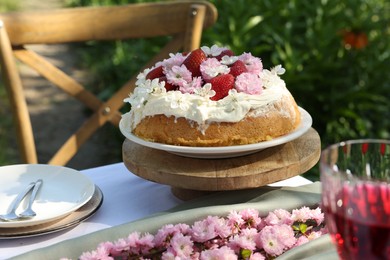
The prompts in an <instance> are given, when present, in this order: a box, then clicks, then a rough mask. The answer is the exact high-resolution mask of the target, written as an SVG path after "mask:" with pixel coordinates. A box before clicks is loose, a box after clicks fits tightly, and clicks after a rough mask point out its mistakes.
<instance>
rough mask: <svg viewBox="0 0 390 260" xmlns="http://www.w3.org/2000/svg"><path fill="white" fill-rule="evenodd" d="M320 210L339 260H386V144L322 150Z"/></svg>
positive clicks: (389, 212) (389, 187) (389, 227)
mask: <svg viewBox="0 0 390 260" xmlns="http://www.w3.org/2000/svg"><path fill="white" fill-rule="evenodd" d="M320 171H321V183H322V203H321V204H322V208H323V211H324V213H325V220H326V225H327V227H328V230H329V233H330V235H331V237H332V240H333V242H334V244H335V245H336V247H337V252H338V254H339V256H340V258H341V259H346V260H347V259H348V260H353V259H364V260H372V259H390V140H373V139H367V140H352V141H346V142H341V143H338V144H334V145H332V146H330V147H328V148H326V149H325V150H323V151H322V154H321V159H320Z"/></svg>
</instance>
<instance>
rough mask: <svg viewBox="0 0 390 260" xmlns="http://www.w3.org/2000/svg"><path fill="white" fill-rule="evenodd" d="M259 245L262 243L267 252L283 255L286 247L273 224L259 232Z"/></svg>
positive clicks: (273, 254)
mask: <svg viewBox="0 0 390 260" xmlns="http://www.w3.org/2000/svg"><path fill="white" fill-rule="evenodd" d="M258 245H261V247H262V248H263V249H264V250H265V252H266V253H267V254H270V255H272V256H278V255H281V254H282V253H283V252H284V247H285V246H284V244H283V243H282V242H281V241H280V240H279V237H278V234H276V232H275V229H274V228H273V227H272V226H266V227H264V228H263V229H262V230H261V231H260V232H259V236H258Z"/></svg>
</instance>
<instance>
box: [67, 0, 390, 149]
mask: <svg viewBox="0 0 390 260" xmlns="http://www.w3.org/2000/svg"><path fill="white" fill-rule="evenodd" d="M127 2H135V1H124V0H123V1H113V0H111V1H110V0H105V1H97V0H73V1H72V5H101V4H124V3H127ZM136 2H148V1H136ZM149 2H150V1H149ZM210 2H212V3H213V4H214V5H215V6H216V7H217V9H218V13H219V18H218V21H217V23H216V24H215V26H213V28H211V29H208V30H206V31H205V32H204V35H203V39H202V45H212V44H219V45H222V46H229V47H230V48H231V49H232V50H233V51H234V52H236V53H241V52H244V51H246V52H251V53H252V54H253V55H255V56H258V57H261V58H262V60H263V63H264V66H265V67H273V66H275V65H277V64H282V65H283V66H284V67H285V68H286V73H285V75H283V79H284V80H285V81H286V83H287V86H288V88H289V89H290V91H291V92H292V94H293V95H294V97H295V98H296V101H297V102H298V103H299V105H300V106H302V107H303V108H304V109H306V110H307V111H308V112H309V113H310V114H311V115H312V117H313V120H314V123H313V127H314V128H315V129H316V130H317V131H318V132H319V134H320V136H321V139H322V144H323V146H326V145H328V144H330V143H333V142H337V141H340V140H345V139H356V138H390V112H389V111H390V109H389V108H390V107H389V102H390V94H389V93H390V74H389V73H388V65H389V64H390V37H389V36H390V2H389V1H386V0H346V1H339V0H320V1H301V0H289V1H287V0H262V1H257V0H246V1H230V0H212V1H210ZM356 38H358V40H357V42H356ZM158 41H159V42H155V41H148V42H146V41H141V42H137V43H135V44H136V45H135V47H129V45H127V44H128V43H117V45H116V51H115V52H113V53H106V54H105V53H104V51H103V50H105V49H106V48H104V47H103V46H104V45H100V44H97V43H95V44H93V47H95V48H96V50H98V51H99V52H100V53H101V54H104V55H105V56H103V57H102V56H101V55H95V54H92V55H90V54H86V55H87V56H88V58H87V59H86V61H87V62H88V63H87V66H88V67H92V68H96V71H95V73H96V75H99V76H100V75H110V76H111V77H115V78H114V79H113V78H111V79H105V80H101V79H100V78H99V82H102V84H103V85H104V86H105V87H104V89H102V91H103V92H107V91H108V92H110V91H112V90H110V89H111V88H116V87H117V86H119V85H120V83H123V81H124V80H125V79H126V78H128V75H132V74H134V73H135V72H136V71H137V70H138V69H139V67H140V66H142V61H143V60H144V59H146V58H148V57H150V56H151V55H152V54H153V53H154V52H155V51H156V48H158V47H157V46H161V45H159V43H160V42H161V39H159V40H158ZM90 47H91V46H90ZM89 49H91V48H89ZM93 52H94V51H92V53H93ZM107 86H110V87H109V88H107Z"/></svg>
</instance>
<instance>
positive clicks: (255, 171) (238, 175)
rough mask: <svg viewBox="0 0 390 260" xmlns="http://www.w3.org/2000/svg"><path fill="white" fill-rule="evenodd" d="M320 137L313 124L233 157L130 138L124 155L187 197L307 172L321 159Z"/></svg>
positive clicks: (144, 174) (135, 168)
mask: <svg viewBox="0 0 390 260" xmlns="http://www.w3.org/2000/svg"><path fill="white" fill-rule="evenodd" d="M320 153H321V141H320V137H319V135H318V133H317V131H315V130H314V129H313V128H310V129H309V130H308V131H307V132H306V133H305V134H303V135H302V136H301V137H299V138H297V139H295V140H293V141H291V142H288V143H285V144H282V145H278V146H275V147H270V148H267V149H264V150H262V151H259V152H256V153H253V154H249V155H245V156H240V157H233V158H224V159H197V158H189V157H183V156H179V155H175V154H172V153H169V152H166V151H161V150H156V149H152V148H148V147H145V146H141V145H138V144H136V143H133V142H131V141H130V140H128V139H126V140H125V141H124V143H123V147H122V156H123V161H124V164H125V165H126V167H127V169H129V171H131V172H132V173H133V174H135V175H137V176H139V177H141V178H144V179H146V180H150V181H153V182H157V183H161V184H166V185H170V186H171V187H172V193H173V194H174V195H175V196H176V197H178V198H180V199H183V200H188V199H191V198H195V197H198V196H201V195H204V194H207V193H210V192H215V191H227V190H240V189H250V188H257V187H261V186H264V185H267V184H270V183H274V182H277V181H281V180H285V179H288V178H291V177H294V176H296V175H300V174H302V173H305V172H306V171H308V170H309V169H311V168H312V167H313V166H314V165H315V164H316V163H317V162H318V160H319V158H320Z"/></svg>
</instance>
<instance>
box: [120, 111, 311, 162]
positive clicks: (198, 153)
mask: <svg viewBox="0 0 390 260" xmlns="http://www.w3.org/2000/svg"><path fill="white" fill-rule="evenodd" d="M299 110H300V112H301V124H300V125H299V126H298V127H297V128H296V129H295V130H294V131H293V132H291V133H289V134H287V135H284V136H281V137H278V138H274V139H272V140H271V141H264V142H260V143H256V144H246V145H235V146H219V147H190V146H176V145H168V144H161V143H155V142H148V141H145V140H143V139H141V138H139V137H137V136H135V135H133V134H132V133H131V132H130V127H129V123H128V120H129V118H128V117H127V116H126V115H124V116H123V117H122V119H121V121H120V123H119V128H120V131H121V132H122V134H123V135H124V136H125V137H126V138H128V139H129V140H131V141H133V142H134V143H137V144H140V145H143V146H146V147H150V148H154V149H158V150H163V151H167V152H170V153H173V154H177V155H181V156H185V157H192V158H202V159H217V158H231V157H237V156H242V155H247V154H251V153H255V152H258V151H261V150H263V149H266V148H269V147H273V146H277V145H280V144H284V143H287V142H290V141H292V140H294V139H296V138H298V137H300V136H301V135H303V134H304V133H305V132H306V131H307V130H309V128H310V127H311V125H312V123H313V120H312V118H311V116H310V114H309V113H308V112H307V111H306V110H304V109H303V108H301V107H300V108H299Z"/></svg>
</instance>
